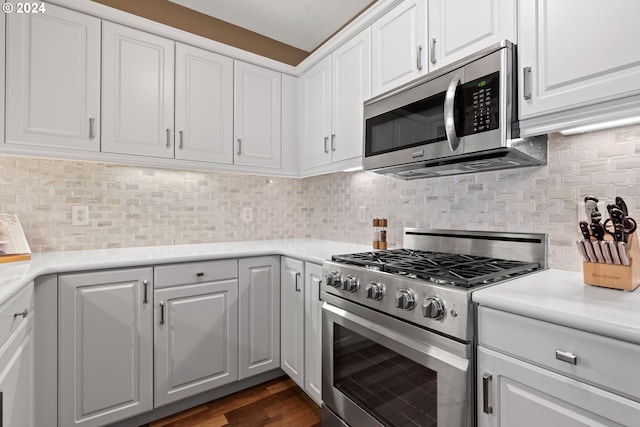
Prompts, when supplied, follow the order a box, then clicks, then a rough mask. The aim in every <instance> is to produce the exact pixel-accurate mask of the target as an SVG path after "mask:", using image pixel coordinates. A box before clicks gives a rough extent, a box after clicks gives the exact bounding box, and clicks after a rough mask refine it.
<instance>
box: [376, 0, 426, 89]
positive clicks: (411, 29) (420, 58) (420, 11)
mask: <svg viewBox="0 0 640 427" xmlns="http://www.w3.org/2000/svg"><path fill="white" fill-rule="evenodd" d="M426 26H427V4H426V0H406V1H403V2H402V3H400V4H399V5H398V6H396V7H394V8H393V9H391V10H390V11H389V12H387V13H386V14H385V15H384V16H382V18H380V19H378V20H377V21H376V22H374V23H373V24H372V25H371V46H372V47H371V62H372V70H371V79H372V81H371V92H372V93H371V94H372V95H373V96H375V95H378V94H380V93H382V92H385V91H387V90H390V89H393V88H395V87H397V86H399V85H401V84H402V83H405V82H408V81H410V80H412V79H414V78H416V77H419V76H421V75H423V74H426V72H427V61H428V58H427V55H428V49H427V47H428V46H427V44H428V42H427V28H426Z"/></svg>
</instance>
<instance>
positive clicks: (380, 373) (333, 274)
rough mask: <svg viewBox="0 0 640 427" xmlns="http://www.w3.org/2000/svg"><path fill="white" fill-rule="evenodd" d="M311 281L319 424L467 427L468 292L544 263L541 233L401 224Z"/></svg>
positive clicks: (470, 362)
mask: <svg viewBox="0 0 640 427" xmlns="http://www.w3.org/2000/svg"><path fill="white" fill-rule="evenodd" d="M404 246H405V248H404V249H394V250H387V251H376V252H374V251H372V252H364V253H356V254H343V255H334V256H333V257H332V259H331V261H325V263H324V265H323V274H324V280H323V282H322V284H321V291H322V299H323V300H324V301H325V302H324V304H323V312H322V346H323V347H322V348H323V355H322V370H323V383H322V387H323V391H322V398H323V401H324V405H323V420H322V422H323V426H343V425H350V426H352V427H360V426H421V427H425V426H426V427H431V426H437V425H440V426H441V427H457V426H464V427H468V426H472V425H474V419H475V415H474V414H475V399H474V389H475V387H474V378H475V376H474V346H473V341H474V330H475V321H474V319H475V315H474V310H473V306H472V303H471V293H472V292H473V291H474V290H477V289H481V288H483V287H487V286H492V285H495V284H497V283H501V282H504V281H507V280H510V279H512V278H515V277H518V276H522V275H525V274H532V273H535V272H536V271H539V270H542V269H546V268H547V261H546V260H547V238H546V235H545V234H524V233H499V232H475V231H452V230H419V229H405V234H404Z"/></svg>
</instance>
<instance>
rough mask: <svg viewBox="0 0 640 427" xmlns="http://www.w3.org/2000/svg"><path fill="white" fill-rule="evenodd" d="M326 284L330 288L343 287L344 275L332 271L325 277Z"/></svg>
mask: <svg viewBox="0 0 640 427" xmlns="http://www.w3.org/2000/svg"><path fill="white" fill-rule="evenodd" d="M324 280H325V282H326V283H327V285H329V286H333V287H334V288H338V287H340V286H341V285H342V275H341V274H340V273H339V272H338V271H332V272H331V273H329V274H327V275H326V276H325V277H324Z"/></svg>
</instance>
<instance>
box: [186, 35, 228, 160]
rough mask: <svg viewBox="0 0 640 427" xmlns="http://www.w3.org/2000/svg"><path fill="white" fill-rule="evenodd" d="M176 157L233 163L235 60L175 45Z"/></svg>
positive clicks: (190, 47)
mask: <svg viewBox="0 0 640 427" xmlns="http://www.w3.org/2000/svg"><path fill="white" fill-rule="evenodd" d="M176 132H177V133H176V135H175V137H176V138H177V140H176V159H186V160H197V161H201V162H217V163H233V151H232V150H233V59H231V58H228V57H226V56H222V55H218V54H215V53H212V52H208V51H206V50H202V49H198V48H195V47H192V46H187V45H184V44H181V43H177V44H176Z"/></svg>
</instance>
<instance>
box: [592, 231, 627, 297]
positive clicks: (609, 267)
mask: <svg viewBox="0 0 640 427" xmlns="http://www.w3.org/2000/svg"><path fill="white" fill-rule="evenodd" d="M627 248H628V252H629V260H630V261H631V264H630V265H616V264H600V263H595V262H583V263H582V272H583V275H584V283H585V284H586V285H592V286H603V287H605V288H613V289H622V290H625V291H633V290H634V289H635V288H637V287H638V285H640V248H639V247H638V239H637V238H636V234H635V233H633V234H632V235H630V236H629V241H628V242H627Z"/></svg>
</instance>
